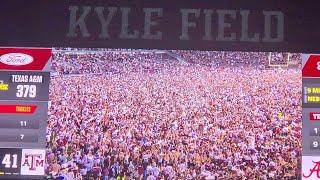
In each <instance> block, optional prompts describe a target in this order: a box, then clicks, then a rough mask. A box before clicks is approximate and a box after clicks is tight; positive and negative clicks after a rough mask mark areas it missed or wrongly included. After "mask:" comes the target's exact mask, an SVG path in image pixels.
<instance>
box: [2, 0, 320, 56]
mask: <svg viewBox="0 0 320 180" xmlns="http://www.w3.org/2000/svg"><path fill="white" fill-rule="evenodd" d="M317 4H318V1H316V0H308V1H293V0H281V1H279V0H259V2H257V0H237V1H233V0H216V1H212V0H188V1H185V0H176V1H172V0H162V1H155V0H136V1H130V0H117V1H107V0H70V1H50V2H49V1H43V0H29V1H20V0H10V1H9V0H6V1H1V2H0V13H1V16H0V17H2V18H0V27H1V28H0V34H1V36H0V46H15V47H17V46H18V47H90V48H95V47H101V48H135V49H136V48H147V49H199V50H242V51H282V52H312V53H318V52H320V49H319V42H320V33H319V32H320V24H319V23H318V21H319V17H320V11H316V10H315V9H314V7H315V6H316V5H317Z"/></svg>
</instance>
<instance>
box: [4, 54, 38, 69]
mask: <svg viewBox="0 0 320 180" xmlns="http://www.w3.org/2000/svg"><path fill="white" fill-rule="evenodd" d="M0 62H2V63H3V64H7V65H11V66H23V65H27V64H30V63H32V62H33V57H32V56H30V55H28V54H22V53H9V54H4V55H2V56H0Z"/></svg>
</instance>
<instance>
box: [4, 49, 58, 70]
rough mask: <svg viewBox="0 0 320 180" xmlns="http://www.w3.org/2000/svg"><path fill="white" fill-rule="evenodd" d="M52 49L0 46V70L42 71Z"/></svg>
mask: <svg viewBox="0 0 320 180" xmlns="http://www.w3.org/2000/svg"><path fill="white" fill-rule="evenodd" d="M51 55H52V49H45V48H43V49H40V48H35V49H26V48H0V70H27V71H44V68H45V67H46V65H47V64H48V63H49V60H50V58H51Z"/></svg>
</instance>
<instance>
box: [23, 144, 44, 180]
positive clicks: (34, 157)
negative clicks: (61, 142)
mask: <svg viewBox="0 0 320 180" xmlns="http://www.w3.org/2000/svg"><path fill="white" fill-rule="evenodd" d="M44 163H45V150H40V149H23V150H22V159H21V175H44Z"/></svg>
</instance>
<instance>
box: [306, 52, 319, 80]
mask: <svg viewBox="0 0 320 180" xmlns="http://www.w3.org/2000/svg"><path fill="white" fill-rule="evenodd" d="M302 76H303V77H320V55H310V56H309V58H308V59H307V62H306V64H305V65H304V67H303V69H302Z"/></svg>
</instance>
